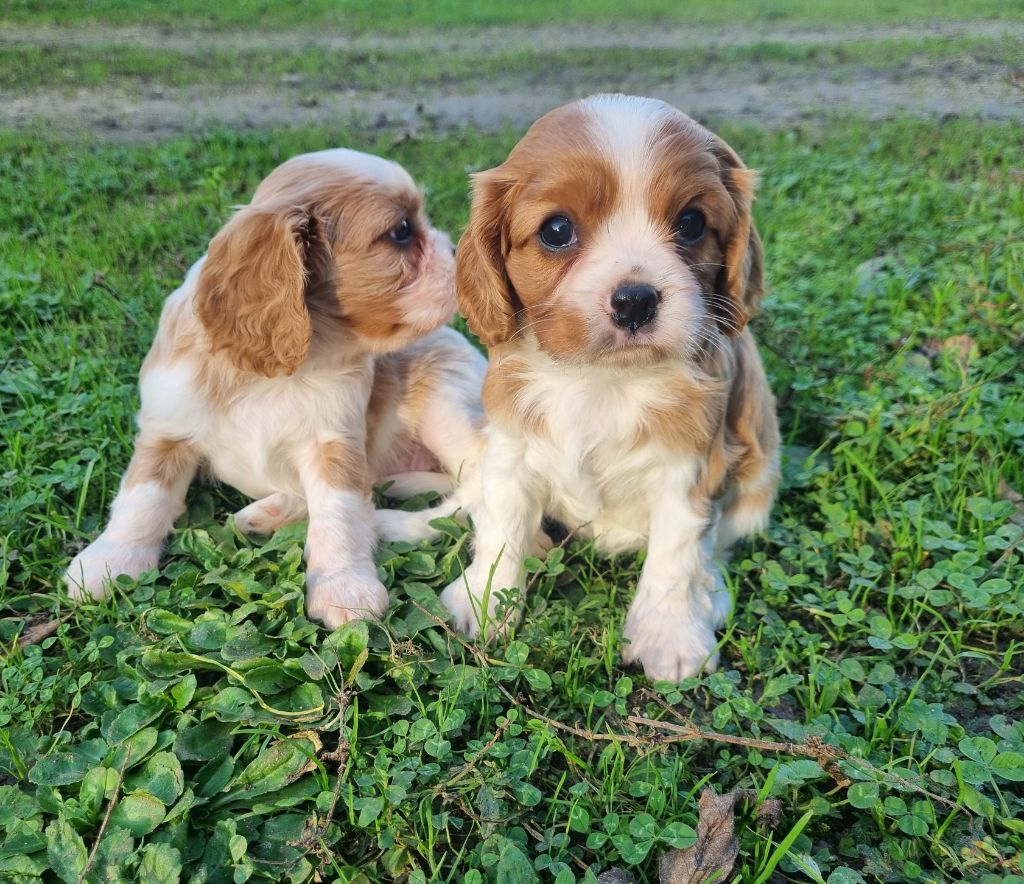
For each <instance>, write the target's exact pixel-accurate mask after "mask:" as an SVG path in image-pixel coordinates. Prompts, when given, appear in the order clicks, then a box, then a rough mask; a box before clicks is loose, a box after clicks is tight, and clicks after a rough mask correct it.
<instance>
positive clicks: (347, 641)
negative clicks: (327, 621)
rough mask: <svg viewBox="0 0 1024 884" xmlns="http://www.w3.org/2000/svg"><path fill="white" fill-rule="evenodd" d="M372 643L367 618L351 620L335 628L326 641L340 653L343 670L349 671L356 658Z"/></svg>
mask: <svg viewBox="0 0 1024 884" xmlns="http://www.w3.org/2000/svg"><path fill="white" fill-rule="evenodd" d="M369 643H370V627H369V626H368V625H367V623H366V621H365V620H350V621H349V622H348V623H345V624H342V625H341V626H339V627H338V628H337V629H335V630H334V632H332V633H331V634H330V635H329V636H328V637H327V640H326V641H325V642H324V646H325V647H328V648H331V650H333V651H334V653H336V654H337V655H338V663H339V665H340V666H341V668H342V671H343V672H345V673H346V674H348V671H349V670H350V669H351V668H352V666H353V664H355V662H356V660H357V659H359V657H360V656H362V654H363V653H365V651H366V649H367V647H368V645H369Z"/></svg>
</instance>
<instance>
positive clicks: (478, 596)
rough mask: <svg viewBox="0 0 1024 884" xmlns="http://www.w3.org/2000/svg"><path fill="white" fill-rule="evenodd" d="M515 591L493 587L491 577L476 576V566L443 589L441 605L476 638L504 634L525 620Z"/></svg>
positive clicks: (458, 624) (456, 625)
mask: <svg viewBox="0 0 1024 884" xmlns="http://www.w3.org/2000/svg"><path fill="white" fill-rule="evenodd" d="M516 594H517V593H516V591H515V590H511V591H507V592H506V591H501V590H497V589H493V588H492V589H491V590H490V592H487V580H486V578H485V579H483V580H479V579H476V576H475V575H474V574H473V569H472V566H471V567H470V568H469V569H468V570H467V571H466V573H465V574H464V575H463V576H461V577H458V578H457V579H455V580H453V581H452V582H451V583H449V584H448V586H446V587H445V588H444V590H443V591H442V592H441V604H443V605H444V606H445V607H446V608H447V609H448V611H449V613H450V614H451V615H452V621H453V622H454V624H455V627H456V629H458V630H459V632H462V633H465V634H466V635H468V636H470V637H471V638H474V637H476V636H478V635H480V634H481V633H482V634H484V635H485V636H486V637H487V638H493V637H494V636H497V635H504V634H505V633H507V632H508V631H509V630H510V629H511V628H512V627H513V626H515V625H516V624H518V623H519V621H520V619H522V611H521V610H520V609H519V606H518V603H517V600H516V599H514V598H512V596H515V595H516Z"/></svg>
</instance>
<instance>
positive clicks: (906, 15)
mask: <svg viewBox="0 0 1024 884" xmlns="http://www.w3.org/2000/svg"><path fill="white" fill-rule="evenodd" d="M1021 16H1022V10H1021V9H1020V6H1019V4H1015V3H1013V2H1007V0H863V2H860V3H849V2H847V0H718V2H717V3H704V4H685V3H678V2H676V0H564V2H562V3H560V4H557V5H552V4H551V3H550V2H547V0H519V2H516V3H509V2H506V0H476V2H473V3H467V2H465V0H434V2H430V3H425V2H417V0H377V2H374V3H366V2H361V0H299V2H292V3H287V2H281V0H235V2H231V3H219V4H218V3H208V2H206V0H170V2H168V0H88V2H82V0H7V2H6V3H5V4H4V9H3V10H2V12H0V22H2V21H5V20H6V21H7V22H11V23H14V22H17V23H26V22H31V23H49V24H57V25H68V24H83V23H91V24H96V23H105V24H118V25H122V24H146V25H150V24H158V25H163V26H169V27H171V28H176V27H180V26H181V25H182V24H183V23H188V24H194V25H200V26H204V27H214V28H224V29H230V28H238V27H241V28H251V27H267V28H274V27H284V28H286V29H293V28H296V27H310V28H315V27H317V26H330V27H341V28H344V29H346V30H350V31H353V32H362V31H369V30H373V31H380V30H391V31H404V30H406V29H408V28H410V27H412V28H424V29H430V28H446V27H451V26H453V25H455V26H460V25H469V26H489V25H508V24H515V25H545V24H551V23H554V22H566V23H579V24H588V25H593V24H595V23H603V22H607V23H611V24H637V23H640V22H675V23H680V24H699V25H728V24H733V23H735V22H738V21H743V22H746V23H748V24H750V25H754V26H757V25H763V24H782V25H787V24H795V25H801V26H805V25H830V26H834V25H835V24H837V23H843V24H851V23H857V22H902V21H924V22H928V21H935V20H957V19H966V18H975V19H976V18H992V19H998V18H1016V19H1019V18H1021Z"/></svg>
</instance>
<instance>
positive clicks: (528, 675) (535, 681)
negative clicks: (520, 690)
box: [523, 669, 551, 691]
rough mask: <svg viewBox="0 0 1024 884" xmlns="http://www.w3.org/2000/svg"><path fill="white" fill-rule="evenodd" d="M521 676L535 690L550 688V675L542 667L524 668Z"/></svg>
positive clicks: (547, 689)
mask: <svg viewBox="0 0 1024 884" xmlns="http://www.w3.org/2000/svg"><path fill="white" fill-rule="evenodd" d="M523 677H524V678H525V679H526V680H527V682H529V684H530V687H531V688H533V689H534V690H535V691H549V690H551V676H550V675H548V674H547V673H546V672H545V671H544V670H543V669H524V670H523Z"/></svg>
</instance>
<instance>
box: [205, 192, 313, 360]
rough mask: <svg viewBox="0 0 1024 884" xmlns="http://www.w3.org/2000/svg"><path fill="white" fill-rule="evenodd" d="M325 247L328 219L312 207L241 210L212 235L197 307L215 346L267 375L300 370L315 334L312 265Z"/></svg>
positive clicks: (233, 358) (248, 208)
mask: <svg viewBox="0 0 1024 884" xmlns="http://www.w3.org/2000/svg"><path fill="white" fill-rule="evenodd" d="M323 249H326V245H325V243H324V241H323V238H322V231H321V226H320V224H319V222H318V221H317V219H316V218H315V217H314V216H312V215H311V214H310V213H309V212H306V211H302V210H299V209H297V208H295V207H294V206H289V207H288V208H286V209H278V210H274V209H271V208H264V207H255V206H247V207H245V208H243V209H241V210H240V211H239V212H238V213H237V214H236V215H235V216H234V218H232V219H231V220H230V221H229V222H228V223H227V224H226V225H225V226H224V228H223V229H222V230H221V231H220V233H218V234H217V235H216V236H215V237H214V238H213V240H212V241H211V242H210V248H209V250H208V252H207V256H206V261H205V263H204V264H203V268H202V270H201V271H200V273H199V282H198V286H197V290H196V300H195V304H196V312H197V313H198V315H199V319H200V321H201V322H202V323H203V326H204V327H205V328H206V331H207V334H208V335H209V336H210V342H211V344H212V346H213V350H214V351H215V352H216V351H220V350H224V351H227V353H228V355H229V356H230V357H231V360H232V362H234V363H235V365H236V366H238V367H239V368H241V369H244V370H246V371H253V372H256V373H257V374H262V375H266V376H267V377H273V376H274V375H277V374H281V373H282V372H283V373H284V374H291V373H292V372H293V371H295V369H296V368H298V367H299V365H300V364H301V363H302V361H303V360H304V359H305V358H306V354H307V353H308V351H309V341H310V337H311V335H312V327H311V325H310V319H309V313H308V311H307V309H306V299H305V294H306V286H307V283H308V281H309V279H308V277H309V274H308V271H307V268H308V266H309V263H310V261H311V259H312V258H313V253H314V252H315V251H318V250H323Z"/></svg>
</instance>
